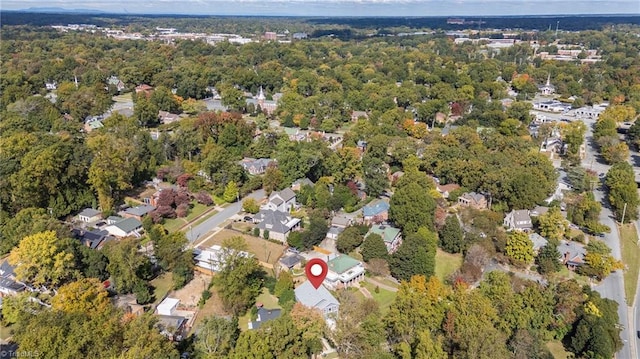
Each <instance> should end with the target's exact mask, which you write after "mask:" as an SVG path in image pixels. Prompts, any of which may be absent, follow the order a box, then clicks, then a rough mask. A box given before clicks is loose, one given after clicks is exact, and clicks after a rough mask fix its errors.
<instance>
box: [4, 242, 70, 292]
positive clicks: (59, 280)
mask: <svg viewBox="0 0 640 359" xmlns="http://www.w3.org/2000/svg"><path fill="white" fill-rule="evenodd" d="M9 263H10V264H11V265H13V266H15V272H16V277H17V278H18V280H21V281H25V282H27V283H31V284H33V285H36V286H39V285H47V286H48V285H51V286H59V285H60V284H63V283H64V282H66V281H68V280H70V279H72V278H74V277H76V276H77V272H76V270H75V268H74V264H75V263H74V258H73V254H72V253H69V252H67V251H65V250H64V247H63V244H62V241H61V240H60V239H59V238H58V237H57V235H56V232H53V231H46V232H40V233H36V234H33V235H30V236H26V237H24V238H23V239H22V240H21V241H20V244H19V245H18V246H17V247H16V248H14V249H13V250H12V251H11V253H10V254H9Z"/></svg>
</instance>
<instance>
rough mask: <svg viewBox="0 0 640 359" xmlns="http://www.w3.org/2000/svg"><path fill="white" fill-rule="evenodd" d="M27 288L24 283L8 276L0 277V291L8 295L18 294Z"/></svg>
mask: <svg viewBox="0 0 640 359" xmlns="http://www.w3.org/2000/svg"><path fill="white" fill-rule="evenodd" d="M25 289H26V286H25V285H24V284H22V283H19V282H16V281H15V280H13V279H11V278H7V277H0V293H3V294H6V295H16V294H18V293H20V292H22V291H24V290H25Z"/></svg>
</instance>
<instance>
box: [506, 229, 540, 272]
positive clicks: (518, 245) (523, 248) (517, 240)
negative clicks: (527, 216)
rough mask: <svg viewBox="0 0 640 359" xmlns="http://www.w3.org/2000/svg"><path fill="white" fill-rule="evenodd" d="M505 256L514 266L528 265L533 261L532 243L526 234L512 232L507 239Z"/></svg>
mask: <svg viewBox="0 0 640 359" xmlns="http://www.w3.org/2000/svg"><path fill="white" fill-rule="evenodd" d="M505 254H506V255H507V257H509V258H510V259H511V260H512V261H514V263H516V264H519V265H528V264H530V263H531V262H532V261H533V243H531V240H530V239H529V237H528V236H527V234H526V233H524V232H520V231H513V232H511V233H510V234H509V238H508V239H507V246H506V247H505Z"/></svg>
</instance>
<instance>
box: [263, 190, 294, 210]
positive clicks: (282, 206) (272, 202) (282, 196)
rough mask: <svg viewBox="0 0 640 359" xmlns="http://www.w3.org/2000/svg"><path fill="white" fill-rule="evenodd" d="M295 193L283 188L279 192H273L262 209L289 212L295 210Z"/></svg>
mask: <svg viewBox="0 0 640 359" xmlns="http://www.w3.org/2000/svg"><path fill="white" fill-rule="evenodd" d="M297 206H298V204H297V203H296V193H295V192H293V190H292V189H291V188H285V189H283V190H282V191H280V192H273V193H271V196H269V202H267V204H265V205H264V206H262V208H263V209H270V210H274V211H281V212H290V211H291V210H293V209H294V208H296V207H297Z"/></svg>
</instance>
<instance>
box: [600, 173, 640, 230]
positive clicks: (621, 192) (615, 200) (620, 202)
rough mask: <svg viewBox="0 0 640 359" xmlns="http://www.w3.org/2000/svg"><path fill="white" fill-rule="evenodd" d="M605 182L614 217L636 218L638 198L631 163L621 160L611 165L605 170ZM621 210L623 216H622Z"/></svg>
mask: <svg viewBox="0 0 640 359" xmlns="http://www.w3.org/2000/svg"><path fill="white" fill-rule="evenodd" d="M605 184H606V185H607V188H608V190H609V202H610V203H611V206H612V207H613V211H614V213H615V215H616V218H617V219H618V220H619V221H625V222H628V221H631V220H635V219H637V218H638V205H640V199H639V198H638V190H637V186H636V184H635V174H634V172H633V168H632V167H631V165H630V164H629V163H627V162H621V163H616V164H614V165H613V166H611V168H610V169H609V171H608V172H607V176H606V179H605ZM625 205H626V211H625ZM623 212H624V218H622V215H623Z"/></svg>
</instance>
